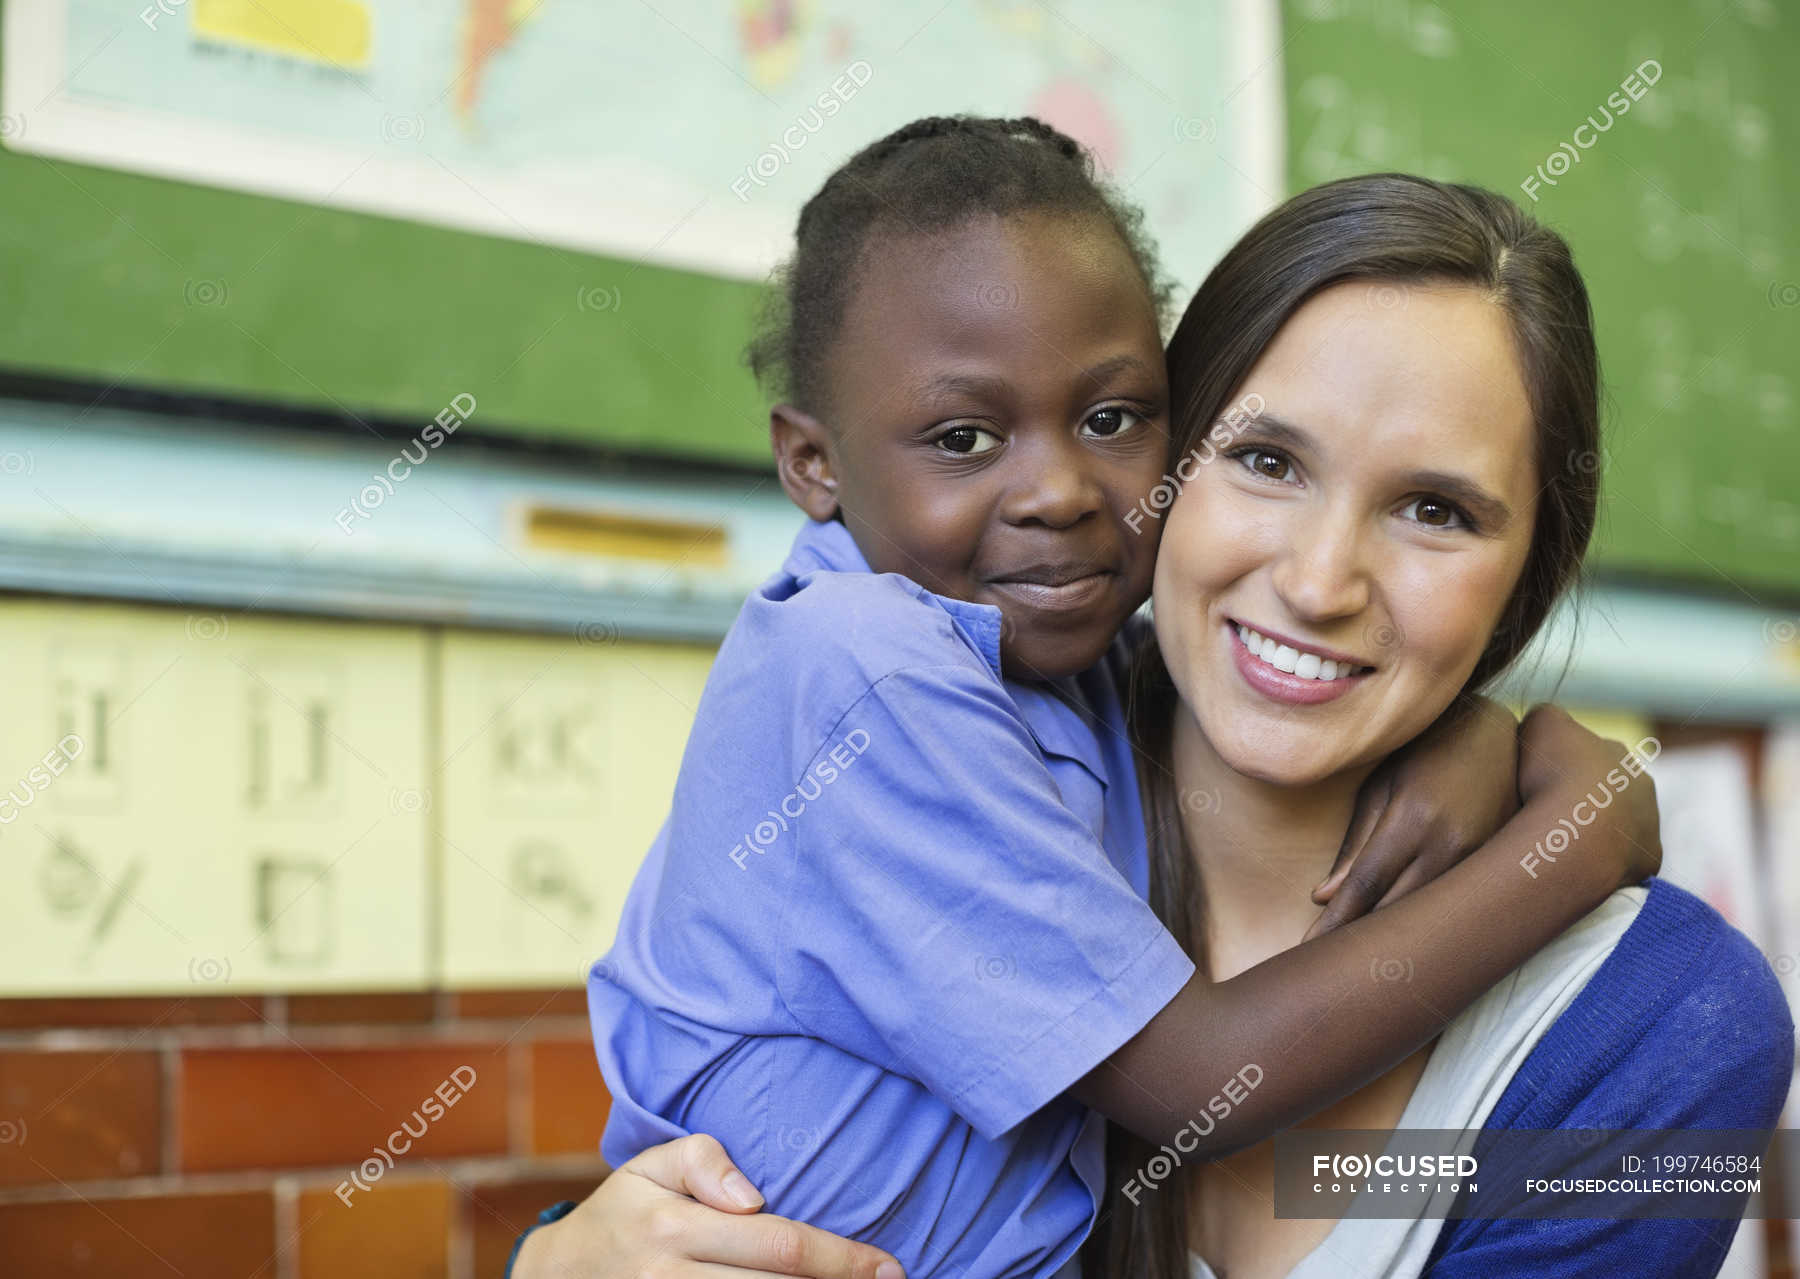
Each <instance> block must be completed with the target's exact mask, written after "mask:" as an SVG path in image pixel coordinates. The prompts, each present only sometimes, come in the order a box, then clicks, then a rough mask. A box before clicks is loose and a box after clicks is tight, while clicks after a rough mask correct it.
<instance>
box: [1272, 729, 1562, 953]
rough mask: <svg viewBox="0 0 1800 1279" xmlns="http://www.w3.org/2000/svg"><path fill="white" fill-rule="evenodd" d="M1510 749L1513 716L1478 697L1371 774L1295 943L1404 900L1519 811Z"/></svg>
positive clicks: (1514, 737)
mask: <svg viewBox="0 0 1800 1279" xmlns="http://www.w3.org/2000/svg"><path fill="white" fill-rule="evenodd" d="M1552 749H1556V747H1552ZM1518 752H1519V734H1518V726H1517V724H1516V723H1515V722H1514V720H1513V717H1512V712H1511V711H1509V710H1507V709H1506V708H1505V707H1504V706H1501V705H1499V704H1498V703H1497V702H1492V701H1489V700H1488V699H1487V698H1485V697H1477V698H1475V699H1474V700H1473V702H1472V703H1471V704H1469V705H1468V706H1465V707H1460V708H1453V709H1452V711H1451V712H1450V713H1448V714H1446V715H1445V716H1444V717H1443V718H1441V719H1440V720H1439V721H1438V722H1437V723H1436V724H1434V725H1432V726H1431V727H1430V728H1429V729H1427V730H1426V731H1425V732H1424V733H1423V734H1421V735H1420V736H1419V737H1418V739H1417V740H1416V741H1414V742H1412V743H1410V744H1409V745H1408V746H1407V747H1406V748H1405V749H1404V750H1401V751H1398V752H1396V753H1395V754H1394V755H1393V756H1392V757H1391V758H1390V759H1388V760H1387V761H1386V762H1384V763H1383V764H1382V765H1381V767H1380V768H1378V769H1376V770H1375V771H1374V772H1373V773H1371V774H1370V775H1369V779H1368V781H1366V782H1364V783H1363V788H1362V790H1361V792H1359V793H1358V795H1357V798H1356V813H1355V815H1354V816H1353V817H1352V818H1351V821H1350V829H1349V831H1348V833H1347V834H1346V835H1345V837H1344V844H1343V847H1342V848H1340V849H1339V850H1338V856H1337V861H1336V862H1334V863H1333V864H1332V868H1331V873H1330V874H1329V875H1327V876H1326V877H1325V879H1324V881H1323V882H1322V883H1320V885H1319V886H1318V887H1317V888H1315V889H1313V900H1314V901H1315V902H1319V903H1321V904H1325V910H1324V911H1323V913H1321V914H1320V916H1319V918H1318V919H1316V920H1314V921H1313V925H1312V927H1311V928H1309V929H1307V931H1306V937H1305V938H1302V940H1308V939H1310V938H1313V937H1316V936H1318V935H1319V934H1321V933H1327V932H1330V931H1331V930H1332V929H1333V928H1336V927H1337V926H1338V925H1339V924H1343V923H1347V922H1349V921H1350V920H1352V919H1355V918H1357V917H1358V916H1360V915H1363V914H1366V913H1367V912H1369V911H1370V910H1374V909H1379V908H1380V907H1382V906H1385V905H1386V904H1387V903H1388V902H1390V901H1392V900H1394V899H1395V898H1396V897H1402V896H1404V895H1405V894H1407V893H1409V892H1411V891H1412V890H1413V889H1415V888H1417V887H1418V886H1419V885H1420V884H1423V883H1425V882H1426V881H1428V880H1431V879H1434V878H1436V877H1437V876H1438V875H1441V874H1442V873H1443V872H1444V871H1446V870H1448V869H1449V868H1450V867H1452V866H1454V865H1455V864H1456V863H1457V862H1459V861H1461V860H1462V859H1463V858H1464V857H1465V856H1467V855H1468V854H1469V853H1470V852H1472V851H1474V850H1475V849H1476V848H1479V847H1480V846H1481V845H1482V844H1484V843H1486V842H1487V840H1488V838H1489V837H1490V836H1491V835H1493V833H1494V832H1495V831H1497V830H1499V829H1500V827H1501V826H1503V825H1504V824H1505V823H1506V821H1507V819H1508V818H1510V817H1511V816H1512V815H1513V814H1514V813H1515V812H1517V811H1518V809H1519V785H1518V778H1517V767H1518Z"/></svg>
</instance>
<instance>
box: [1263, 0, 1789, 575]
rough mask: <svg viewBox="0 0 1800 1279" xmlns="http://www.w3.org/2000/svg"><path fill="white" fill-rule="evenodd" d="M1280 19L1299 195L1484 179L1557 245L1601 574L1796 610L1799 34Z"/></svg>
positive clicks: (1519, 21)
mask: <svg viewBox="0 0 1800 1279" xmlns="http://www.w3.org/2000/svg"><path fill="white" fill-rule="evenodd" d="M1282 7H1283V21H1284V30H1283V39H1284V53H1283V56H1284V58H1285V60H1286V72H1285V74H1286V98H1287V105H1288V176H1289V183H1290V186H1291V187H1293V188H1294V189H1299V188H1303V187H1306V186H1310V185H1313V184H1314V183H1317V182H1321V181H1325V180H1327V179H1330V178H1336V177H1343V176H1346V175H1349V174H1352V173H1360V172H1369V171H1373V170H1383V169H1399V170H1407V171H1414V172H1422V173H1425V174H1428V175H1429V176H1432V177H1437V178H1443V179H1449V180H1455V181H1465V182H1476V183H1479V184H1481V185H1483V186H1488V187H1492V188H1494V189H1495V190H1498V191H1502V192H1504V193H1506V194H1507V195H1509V196H1511V197H1512V198H1513V199H1515V200H1518V201H1519V202H1520V203H1522V204H1524V205H1525V206H1526V207H1527V208H1529V209H1531V210H1532V211H1533V212H1534V213H1535V214H1536V215H1537V216H1538V217H1539V218H1541V219H1543V220H1544V221H1546V222H1547V223H1549V224H1550V225H1552V226H1554V227H1555V228H1556V229H1557V230H1559V231H1560V232H1562V234H1563V235H1565V236H1566V237H1567V238H1568V239H1569V241H1570V243H1571V244H1572V245H1573V246H1574V249H1575V254H1576V260H1577V261H1578V262H1579V263H1580V265H1581V267H1582V270H1583V272H1584V274H1585V275H1586V277H1587V280H1588V284H1589V287H1590V289H1591V291H1592V293H1593V297H1594V302H1595V307H1596V312H1597V322H1598V327H1599V340H1600V350H1601V359H1602V363H1603V372H1604V373H1605V376H1606V380H1607V388H1608V393H1609V403H1608V412H1607V416H1606V419H1605V424H1606V433H1607V446H1606V453H1607V455H1606V458H1605V459H1604V465H1605V472H1604V489H1605V494H1606V500H1605V506H1604V508H1603V512H1602V520H1601V527H1600V534H1599V540H1598V543H1597V546H1596V560H1597V562H1598V563H1599V564H1601V565H1603V566H1607V567H1611V568H1614V569H1619V570H1627V571H1646V572H1653V573H1657V574H1659V575H1664V576H1672V577H1678V578H1682V579H1688V580H1693V581H1704V582H1710V583H1713V584H1715V585H1719V586H1723V587H1725V588H1726V589H1733V588H1737V589H1741V590H1743V591H1744V592H1746V593H1749V594H1752V595H1763V594H1770V595H1782V594H1786V595H1790V596H1791V594H1792V589H1793V588H1794V587H1796V586H1800V364H1797V362H1796V360H1795V358H1794V357H1795V353H1796V350H1800V252H1797V251H1796V249H1797V242H1800V230H1797V228H1800V165H1796V164H1795V163H1794V161H1793V157H1794V155H1795V153H1796V147H1797V146H1800V92H1796V89H1795V82H1794V79H1793V76H1794V71H1795V68H1796V67H1800V14H1797V13H1796V12H1795V11H1794V10H1793V9H1792V8H1791V7H1788V6H1783V5H1779V4H1777V3H1776V2H1775V0H1638V3H1634V4H1629V5H1598V4H1592V3H1583V2H1581V0H1575V2H1574V3H1571V2H1570V0H1514V2H1513V3H1510V4H1505V5H1485V4H1484V5H1475V4H1463V5H1456V6H1448V5H1446V6H1443V7H1441V8H1440V7H1439V6H1437V5H1433V4H1425V3H1417V2H1416V0H1283V6H1282ZM1647 59H1648V60H1650V63H1649V64H1648V65H1646V60H1647ZM1639 68H1642V69H1641V71H1640V70H1639ZM1633 76H1636V79H1634V80H1631V81H1630V83H1629V84H1627V79H1628V77H1633ZM1651 80H1654V83H1650V81H1651ZM1622 86H1623V87H1622ZM1614 95H1622V100H1623V103H1624V106H1625V109H1624V110H1622V111H1621V110H1618V109H1617V107H1618V103H1619V101H1620V98H1619V97H1615V96H1614ZM1609 98H1613V106H1612V108H1610V109H1609V107H1608V100H1609ZM1609 114H1610V119H1609ZM1590 116H1591V117H1592V121H1591V122H1590ZM1596 126H1605V127H1604V131H1603V132H1602V131H1600V130H1599V129H1598V128H1597V127H1596ZM1578 130H1579V137H1577V131H1578ZM1555 156H1560V157H1561V158H1560V159H1553V158H1552V157H1555ZM1540 168H1541V172H1540ZM1528 186H1529V189H1527V187H1528ZM1534 196H1535V198H1534ZM1734 593H1735V592H1734Z"/></svg>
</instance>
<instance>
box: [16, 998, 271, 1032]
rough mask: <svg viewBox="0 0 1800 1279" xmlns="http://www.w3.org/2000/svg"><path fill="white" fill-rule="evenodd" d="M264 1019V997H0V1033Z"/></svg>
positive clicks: (205, 1023)
mask: <svg viewBox="0 0 1800 1279" xmlns="http://www.w3.org/2000/svg"><path fill="white" fill-rule="evenodd" d="M261 1020H262V996H260V995H246V996H244V997H243V998H241V999H240V998H239V997H238V996H236V995H194V996H189V997H187V998H183V999H158V998H149V997H146V998H141V999H139V998H107V999H0V1030H37V1029H39V1028H60V1027H67V1026H154V1027H156V1028H157V1029H158V1030H162V1029H166V1028H168V1027H171V1026H219V1025H241V1024H243V1023H245V1022H254V1021H261Z"/></svg>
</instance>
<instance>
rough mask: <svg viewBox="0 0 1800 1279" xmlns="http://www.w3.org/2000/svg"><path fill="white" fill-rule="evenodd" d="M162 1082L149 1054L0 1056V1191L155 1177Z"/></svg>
mask: <svg viewBox="0 0 1800 1279" xmlns="http://www.w3.org/2000/svg"><path fill="white" fill-rule="evenodd" d="M161 1081H162V1066H161V1063H160V1061H159V1060H158V1058H157V1055H156V1054H155V1053H148V1052H23V1051H19V1052H7V1053H0V1185H12V1186H17V1185H25V1184H29V1183H32V1182H45V1183H53V1182H56V1181H92V1180H95V1179H99V1178H108V1177H134V1176H140V1175H146V1174H151V1173H155V1172H158V1171H160V1169H161V1150H162V1088H161Z"/></svg>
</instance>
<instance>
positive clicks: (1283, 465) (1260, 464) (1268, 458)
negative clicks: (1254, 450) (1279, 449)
mask: <svg viewBox="0 0 1800 1279" xmlns="http://www.w3.org/2000/svg"><path fill="white" fill-rule="evenodd" d="M1254 465H1255V467H1256V469H1257V471H1258V472H1259V473H1260V474H1262V475H1265V476H1267V477H1268V478H1269V479H1271V480H1285V479H1286V478H1287V469H1288V464H1287V459H1286V458H1285V457H1283V456H1281V454H1279V453H1258V454H1257V455H1256V457H1255V459H1254Z"/></svg>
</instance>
